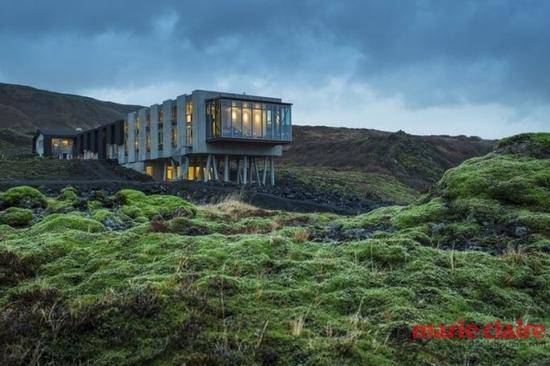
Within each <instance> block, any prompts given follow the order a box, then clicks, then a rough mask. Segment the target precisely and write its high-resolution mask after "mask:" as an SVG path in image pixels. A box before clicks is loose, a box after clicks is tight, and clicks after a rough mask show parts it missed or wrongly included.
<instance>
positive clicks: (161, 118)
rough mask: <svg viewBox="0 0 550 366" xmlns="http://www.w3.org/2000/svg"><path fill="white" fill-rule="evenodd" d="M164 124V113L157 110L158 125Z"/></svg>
mask: <svg viewBox="0 0 550 366" xmlns="http://www.w3.org/2000/svg"><path fill="white" fill-rule="evenodd" d="M163 122H164V111H163V110H162V109H161V110H159V123H163Z"/></svg>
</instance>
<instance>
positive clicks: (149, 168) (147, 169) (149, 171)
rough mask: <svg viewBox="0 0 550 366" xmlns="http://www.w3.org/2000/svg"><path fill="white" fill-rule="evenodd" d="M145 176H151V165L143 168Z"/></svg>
mask: <svg viewBox="0 0 550 366" xmlns="http://www.w3.org/2000/svg"><path fill="white" fill-rule="evenodd" d="M145 174H147V175H149V176H151V177H152V176H153V166H152V165H148V166H146V167H145Z"/></svg>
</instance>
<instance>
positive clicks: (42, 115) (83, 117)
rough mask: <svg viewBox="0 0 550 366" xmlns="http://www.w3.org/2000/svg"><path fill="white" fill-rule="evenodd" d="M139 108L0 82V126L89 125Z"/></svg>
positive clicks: (18, 128)
mask: <svg viewBox="0 0 550 366" xmlns="http://www.w3.org/2000/svg"><path fill="white" fill-rule="evenodd" d="M138 108H140V107H139V106H136V105H125V104H117V103H112V102H103V101H100V100H96V99H93V98H89V97H83V96H79V95H71V94H61V93H55V92H50V91H46V90H40V89H35V88H32V87H29V86H22V85H13V84H2V83H0V128H10V129H13V130H16V131H19V132H26V133H31V131H34V130H35V129H36V128H37V127H69V128H77V127H81V128H90V127H95V126H98V125H101V124H105V123H108V122H112V121H114V120H116V119H118V118H120V116H122V115H124V114H126V113H128V112H131V111H134V110H136V109H138Z"/></svg>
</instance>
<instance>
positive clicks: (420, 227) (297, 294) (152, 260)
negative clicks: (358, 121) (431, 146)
mask: <svg viewBox="0 0 550 366" xmlns="http://www.w3.org/2000/svg"><path fill="white" fill-rule="evenodd" d="M547 163H548V162H547V161H546V160H544V159H538V158H535V157H534V156H531V155H518V154H515V155H514V154H499V153H493V154H490V155H488V156H486V157H484V158H479V159H472V160H469V161H467V162H465V163H464V164H462V165H461V166H460V167H457V168H456V169H453V170H451V171H449V172H447V174H445V176H444V177H443V178H442V179H441V181H440V182H439V183H438V184H437V185H436V186H435V187H434V189H433V190H432V191H431V192H430V193H429V194H428V195H426V196H425V197H424V198H423V199H421V200H420V201H418V202H417V203H416V204H413V205H409V206H393V207H384V208H380V209H378V210H375V211H372V212H369V213H367V214H364V215H359V216H355V217H343V216H336V215H331V214H298V213H288V212H280V211H266V210H260V209H257V208H255V207H252V206H249V205H243V204H242V203H239V202H236V201H233V202H224V203H221V204H218V205H214V206H198V207H195V206H193V205H191V204H189V203H188V202H186V201H184V200H182V199H181V198H178V197H171V196H155V195H153V196H146V195H144V194H143V193H140V192H136V191H131V190H124V191H121V192H119V193H118V194H117V202H118V204H114V205H113V206H112V207H106V206H105V205H104V204H94V205H90V207H89V208H84V209H82V210H83V211H82V212H78V211H77V210H78V209H77V208H75V207H73V206H71V208H70V209H71V210H72V211H71V212H70V213H65V214H59V213H56V214H53V213H51V212H50V211H48V210H46V211H41V210H39V212H38V215H45V217H44V218H43V219H42V220H41V221H39V222H37V223H34V225H32V226H31V227H30V228H28V229H23V230H20V229H13V228H11V227H9V226H0V238H1V239H2V240H0V350H7V352H2V351H0V364H31V363H35V364H100V365H112V364H122V365H135V364H155V365H174V364H178V365H179V364H189V365H192V364H199V365H205V364H208V365H218V364H246V365H273V364H280V365H294V364H301V365H394V364H407V365H431V364H450V365H454V364H494V363H495V362H497V363H499V364H509V365H515V364H538V363H541V361H542V363H544V361H545V360H547V359H549V357H550V353H549V351H548V349H547V347H546V346H547V341H546V340H545V339H543V340H540V341H539V340H536V339H514V340H501V341H499V340H494V341H492V342H491V341H487V340H484V339H474V340H460V339H445V340H431V341H414V340H412V339H411V332H412V326H413V325H416V324H434V325H436V326H437V324H439V323H443V324H453V323H456V322H457V321H459V320H465V322H466V323H470V322H472V323H475V324H478V325H483V324H486V323H489V322H494V321H495V320H497V319H498V320H500V321H502V322H505V323H514V322H515V321H516V320H517V319H522V320H524V321H528V322H529V323H530V324H539V323H540V324H545V325H547V324H549V322H550V316H549V314H550V303H549V302H548V298H550V254H549V253H550V230H549V229H548V228H549V227H550V211H549V209H548V207H549V205H548V189H549V185H548V180H547V177H548V171H549V168H550V167H549V166H548V165H547ZM97 202H100V201H97ZM123 214H132V215H133V217H135V219H134V220H130V221H129V223H128V226H127V227H122V228H119V229H118V230H107V229H106V228H105V226H108V225H107V222H108V221H109V220H115V219H117V218H121V217H124V216H122V215H123ZM85 215H91V216H92V217H91V218H89V217H86V216H85ZM102 223H104V224H105V225H103V224H102Z"/></svg>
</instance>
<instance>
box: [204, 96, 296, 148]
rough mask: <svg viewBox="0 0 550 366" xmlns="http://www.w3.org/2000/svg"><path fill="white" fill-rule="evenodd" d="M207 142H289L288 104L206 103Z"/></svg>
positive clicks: (216, 101) (248, 102)
mask: <svg viewBox="0 0 550 366" xmlns="http://www.w3.org/2000/svg"><path fill="white" fill-rule="evenodd" d="M206 123H207V136H208V138H209V139H215V138H232V139H247V140H248V139H251V140H267V141H282V142H284V141H291V140H292V123H291V108H290V104H283V103H264V102H254V101H246V100H232V99H225V98H220V99H214V100H210V101H207V102H206Z"/></svg>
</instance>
